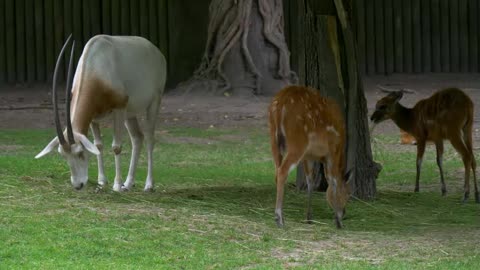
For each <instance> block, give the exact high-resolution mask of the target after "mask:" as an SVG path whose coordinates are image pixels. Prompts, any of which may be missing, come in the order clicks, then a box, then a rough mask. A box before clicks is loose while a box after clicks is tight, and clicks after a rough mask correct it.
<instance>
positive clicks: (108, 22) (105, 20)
mask: <svg viewBox="0 0 480 270" xmlns="http://www.w3.org/2000/svg"><path fill="white" fill-rule="evenodd" d="M113 1H115V2H118V1H117V0H113ZM111 14H112V2H111V0H103V1H102V33H104V34H107V35H111V34H112V16H111Z"/></svg>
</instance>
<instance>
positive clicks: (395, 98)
mask: <svg viewBox="0 0 480 270" xmlns="http://www.w3.org/2000/svg"><path fill="white" fill-rule="evenodd" d="M402 96H403V91H392V92H390V93H389V94H388V95H387V96H385V97H383V98H382V99H380V100H379V101H378V102H377V104H376V106H375V112H374V113H373V114H372V116H371V118H370V119H371V121H373V123H374V124H378V123H380V122H382V121H385V120H388V119H392V120H393V122H395V124H396V125H397V126H398V127H399V128H401V129H403V130H405V131H406V132H408V133H409V134H411V135H413V136H414V137H415V139H416V141H417V176H416V182H415V192H418V191H419V179H420V171H421V166H422V158H423V154H424V152H425V145H426V143H427V141H432V142H433V143H435V146H436V149H437V164H438V168H439V170H440V180H441V185H442V195H445V194H446V192H447V189H446V187H445V180H444V177H443V167H442V155H443V141H444V140H446V139H448V140H449V141H450V142H451V143H452V145H453V147H454V148H455V149H456V150H457V151H458V153H459V154H460V155H461V156H462V160H463V164H464V166H465V186H464V195H463V202H465V201H466V200H467V199H468V197H469V194H470V170H473V183H474V187H475V201H476V202H477V203H480V198H479V194H478V189H477V177H476V172H475V169H476V162H475V157H474V155H473V147H472V125H473V107H474V106H473V102H472V100H471V99H470V98H469V97H468V96H467V95H466V94H465V93H464V92H463V91H462V90H460V89H457V88H447V89H444V90H440V91H438V92H436V93H435V94H433V95H432V96H431V97H429V98H427V99H423V100H420V101H418V102H417V104H415V106H414V107H413V108H406V107H404V106H403V105H402V104H400V102H399V101H400V99H401V98H402Z"/></svg>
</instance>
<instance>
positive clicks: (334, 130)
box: [327, 126, 340, 136]
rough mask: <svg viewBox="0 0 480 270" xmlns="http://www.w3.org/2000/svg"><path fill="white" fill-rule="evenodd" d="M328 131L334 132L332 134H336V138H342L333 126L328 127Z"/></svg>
mask: <svg viewBox="0 0 480 270" xmlns="http://www.w3.org/2000/svg"><path fill="white" fill-rule="evenodd" d="M327 131H329V132H332V133H333V134H335V135H336V136H340V134H339V133H338V131H337V130H336V129H335V128H334V127H333V126H328V127H327Z"/></svg>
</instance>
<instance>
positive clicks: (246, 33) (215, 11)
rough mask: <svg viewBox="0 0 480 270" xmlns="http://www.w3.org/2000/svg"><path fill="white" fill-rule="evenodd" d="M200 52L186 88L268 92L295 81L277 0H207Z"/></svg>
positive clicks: (271, 92)
mask: <svg viewBox="0 0 480 270" xmlns="http://www.w3.org/2000/svg"><path fill="white" fill-rule="evenodd" d="M209 15H210V19H209V26H208V38H207V44H206V47H205V53H204V56H203V59H202V61H201V63H200V66H199V68H198V69H197V70H196V71H195V73H194V75H193V77H192V78H191V79H190V80H188V81H187V82H185V83H182V84H181V85H180V86H179V87H178V88H179V89H183V90H184V91H186V92H193V93H195V92H199V91H201V92H205V91H208V92H212V93H226V92H228V93H233V94H240V95H242V94H252V93H253V94H266V95H272V94H274V93H276V92H277V91H278V90H280V89H281V88H283V87H284V86H286V85H288V84H291V83H295V82H296V75H295V74H294V73H293V72H292V70H291V69H290V52H289V50H288V47H287V43H286V41H285V35H284V30H283V28H284V21H283V1H282V0H244V1H237V0H212V2H211V3H210V11H209Z"/></svg>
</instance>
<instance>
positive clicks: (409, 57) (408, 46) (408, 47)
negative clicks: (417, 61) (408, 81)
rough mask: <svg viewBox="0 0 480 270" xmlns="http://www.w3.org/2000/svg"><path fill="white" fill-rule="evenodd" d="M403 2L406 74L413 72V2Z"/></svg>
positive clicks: (406, 0) (404, 63) (404, 66)
mask: <svg viewBox="0 0 480 270" xmlns="http://www.w3.org/2000/svg"><path fill="white" fill-rule="evenodd" d="M402 2H403V7H402V8H403V19H402V21H403V69H404V72H407V73H412V71H413V34H412V28H413V25H412V0H402Z"/></svg>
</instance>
